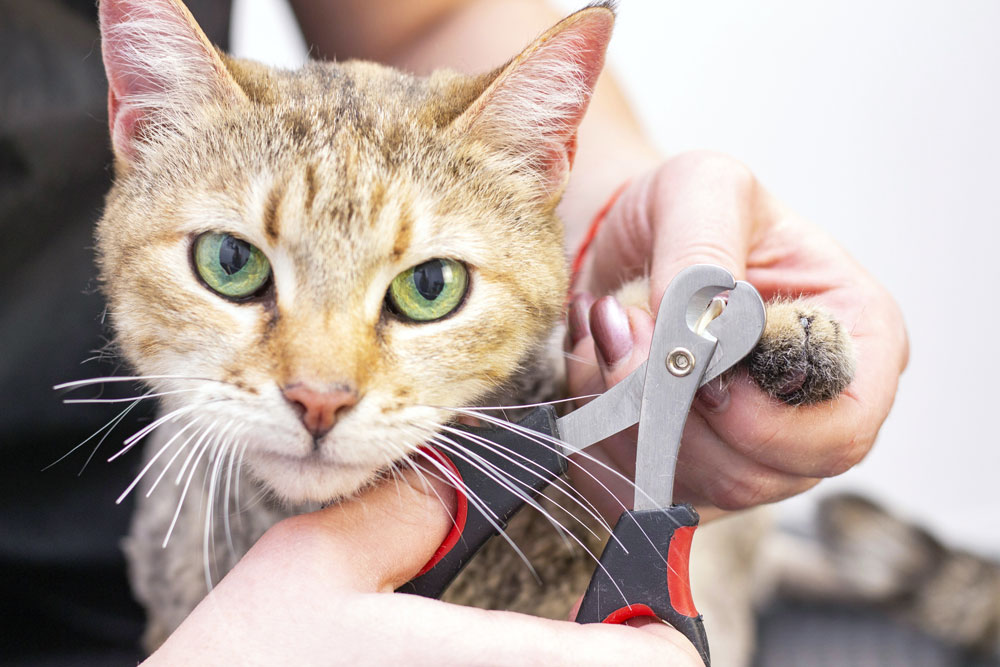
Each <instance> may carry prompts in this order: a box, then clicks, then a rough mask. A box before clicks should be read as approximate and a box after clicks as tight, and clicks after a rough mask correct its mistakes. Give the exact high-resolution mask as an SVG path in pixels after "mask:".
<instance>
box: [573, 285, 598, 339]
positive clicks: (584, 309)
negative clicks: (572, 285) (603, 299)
mask: <svg viewBox="0 0 1000 667" xmlns="http://www.w3.org/2000/svg"><path fill="white" fill-rule="evenodd" d="M592 305H594V297H593V296H591V295H590V294H588V293H587V292H579V293H577V294H575V295H574V296H573V299H572V300H571V301H570V302H569V316H568V317H567V318H566V319H567V324H566V326H567V328H568V329H569V342H570V345H576V344H577V343H579V342H580V341H581V340H583V339H584V338H586V337H587V336H589V335H590V322H589V321H588V313H589V312H590V307H591V306H592Z"/></svg>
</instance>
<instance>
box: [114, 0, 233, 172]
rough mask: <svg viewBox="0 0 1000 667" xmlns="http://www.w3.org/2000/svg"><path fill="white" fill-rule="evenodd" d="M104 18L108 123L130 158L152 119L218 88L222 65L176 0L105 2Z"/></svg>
mask: <svg viewBox="0 0 1000 667" xmlns="http://www.w3.org/2000/svg"><path fill="white" fill-rule="evenodd" d="M100 19H101V41H102V43H101V48H102V51H103V56H104V68H105V71H106V72H107V78H108V125H109V129H110V132H111V137H112V142H113V144H114V146H115V150H116V152H118V153H119V154H121V155H123V156H125V157H129V158H131V157H134V156H135V152H136V151H135V143H136V140H137V139H138V138H140V137H141V132H142V124H143V123H144V122H145V121H146V120H147V117H148V116H149V115H150V114H156V115H158V116H160V118H159V120H160V121H162V120H164V119H165V118H167V117H168V116H169V115H170V112H172V111H177V110H181V111H182V112H183V109H184V107H185V105H188V106H190V105H191V104H194V103H195V102H196V101H198V100H199V99H204V97H205V96H206V93H211V92H212V91H215V90H218V89H219V86H218V77H219V74H220V71H219V70H220V68H221V65H220V64H219V63H218V62H217V61H218V57H217V56H216V54H215V53H214V51H213V50H212V47H211V45H210V44H209V43H208V41H207V40H206V39H205V37H204V35H203V34H202V33H201V31H200V29H199V28H198V26H197V25H196V24H194V22H193V19H191V18H190V16H188V15H187V13H186V11H185V10H184V9H183V7H181V6H180V5H178V4H177V3H176V2H175V1H174V0H102V1H101V3H100Z"/></svg>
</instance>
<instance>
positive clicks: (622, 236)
mask: <svg viewBox="0 0 1000 667" xmlns="http://www.w3.org/2000/svg"><path fill="white" fill-rule="evenodd" d="M758 189H759V188H758V185H757V181H756V180H755V179H754V177H753V174H752V173H751V172H750V171H749V170H748V169H747V168H746V167H744V166H743V165H742V164H740V163H739V162H737V161H736V160H733V159H732V158H729V157H726V156H723V155H718V154H715V153H709V152H703V151H699V152H693V153H685V154H682V155H680V156H678V157H676V158H673V159H671V160H669V161H667V162H666V163H664V164H663V165H662V166H661V167H659V168H658V169H656V170H654V171H651V172H648V173H647V174H645V175H643V176H641V177H639V178H638V179H636V180H635V181H634V182H633V183H632V184H631V185H630V186H629V187H628V188H627V189H626V190H625V191H624V192H623V193H622V195H621V197H620V198H619V201H618V202H617V203H616V204H615V206H614V207H613V208H612V209H611V210H610V211H609V213H608V218H607V219H606V220H605V221H604V223H603V224H602V226H601V230H600V232H599V233H598V235H597V237H596V238H595V239H594V247H593V248H592V249H591V253H592V257H593V260H592V264H591V267H590V269H591V272H590V276H589V278H590V281H591V284H592V285H594V289H595V291H596V292H597V293H602V292H606V291H609V290H610V289H613V288H614V287H616V286H617V285H618V284H620V283H621V282H622V281H623V280H628V279H629V278H632V277H635V276H638V275H642V274H644V273H647V272H648V274H649V276H650V307H651V308H652V309H653V312H656V309H657V308H658V306H659V303H660V299H661V298H662V296H663V292H664V291H665V290H666V287H667V285H668V284H669V283H670V281H671V280H673V278H674V276H676V275H677V273H679V272H680V271H681V270H682V269H684V268H685V267H687V266H690V265H691V264H717V265H719V266H722V267H723V268H725V269H727V270H728V271H730V272H731V273H732V274H733V275H734V276H735V277H736V278H737V279H741V278H743V277H744V276H745V273H746V257H747V252H748V248H749V245H750V240H751V234H752V232H753V226H754V220H755V215H756V210H757V208H758V204H757V195H758Z"/></svg>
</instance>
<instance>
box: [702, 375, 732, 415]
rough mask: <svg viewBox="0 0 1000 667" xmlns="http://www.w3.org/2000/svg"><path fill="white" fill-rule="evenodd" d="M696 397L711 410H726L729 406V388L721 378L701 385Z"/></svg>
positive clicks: (717, 411)
mask: <svg viewBox="0 0 1000 667" xmlns="http://www.w3.org/2000/svg"><path fill="white" fill-rule="evenodd" d="M695 398H696V399H697V400H698V402H699V403H701V404H702V405H703V406H704V407H705V408H706V409H707V410H708V411H709V412H715V413H719V412H724V411H725V410H726V408H728V407H729V390H728V389H727V388H725V387H723V386H722V382H721V381H719V380H712V381H711V382H707V383H705V384H703V385H702V386H701V389H699V390H698V393H697V394H695Z"/></svg>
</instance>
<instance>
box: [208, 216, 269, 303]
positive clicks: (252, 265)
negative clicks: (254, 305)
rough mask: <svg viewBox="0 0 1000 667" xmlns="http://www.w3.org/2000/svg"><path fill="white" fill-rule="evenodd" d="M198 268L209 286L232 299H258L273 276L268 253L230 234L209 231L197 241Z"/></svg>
mask: <svg viewBox="0 0 1000 667" xmlns="http://www.w3.org/2000/svg"><path fill="white" fill-rule="evenodd" d="M194 266H195V268H196V269H197V271H198V275H199V276H201V279H202V280H204V281H205V284H206V285H208V286H209V287H210V288H211V289H212V290H214V291H216V292H218V293H219V294H221V295H222V296H224V297H228V298H230V299H246V298H248V297H251V296H254V295H255V294H257V293H258V292H259V291H260V290H261V288H262V287H264V286H265V285H266V284H267V281H268V278H270V277H271V263H270V262H268V261H267V257H265V256H264V253H262V252H261V251H260V250H258V249H257V247H256V246H253V245H250V244H249V243H247V242H246V241H244V240H243V239H238V238H236V237H235V236H232V235H230V234H218V233H216V232H207V233H205V234H202V235H201V236H199V237H198V238H197V239H195V242H194Z"/></svg>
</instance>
